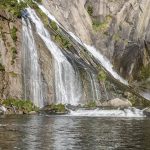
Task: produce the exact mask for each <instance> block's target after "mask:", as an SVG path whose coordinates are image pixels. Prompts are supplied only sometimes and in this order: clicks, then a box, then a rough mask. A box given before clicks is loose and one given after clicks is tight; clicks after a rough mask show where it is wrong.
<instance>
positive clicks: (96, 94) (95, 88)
mask: <svg viewBox="0 0 150 150" xmlns="http://www.w3.org/2000/svg"><path fill="white" fill-rule="evenodd" d="M87 74H88V76H89V81H90V84H91V92H92V99H93V100H94V101H97V100H100V99H101V94H100V87H99V84H98V80H97V76H96V75H95V74H93V73H89V72H87Z"/></svg>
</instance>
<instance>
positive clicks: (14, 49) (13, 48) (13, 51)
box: [11, 47, 17, 65]
mask: <svg viewBox="0 0 150 150" xmlns="http://www.w3.org/2000/svg"><path fill="white" fill-rule="evenodd" d="M11 53H12V60H11V64H12V65H13V64H14V63H15V59H16V55H17V50H16V48H15V47H12V48H11Z"/></svg>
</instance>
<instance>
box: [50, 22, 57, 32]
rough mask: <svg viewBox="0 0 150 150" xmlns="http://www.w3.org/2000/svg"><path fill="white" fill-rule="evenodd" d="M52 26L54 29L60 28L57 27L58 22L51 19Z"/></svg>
mask: <svg viewBox="0 0 150 150" xmlns="http://www.w3.org/2000/svg"><path fill="white" fill-rule="evenodd" d="M50 27H51V28H52V29H54V30H55V31H57V30H58V27H57V24H56V22H55V21H50Z"/></svg>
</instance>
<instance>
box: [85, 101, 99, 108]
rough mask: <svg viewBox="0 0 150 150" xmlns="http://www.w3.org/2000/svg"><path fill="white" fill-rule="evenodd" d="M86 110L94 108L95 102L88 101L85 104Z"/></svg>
mask: <svg viewBox="0 0 150 150" xmlns="http://www.w3.org/2000/svg"><path fill="white" fill-rule="evenodd" d="M84 107H86V108H95V107H96V102H95V101H90V102H88V103H87V104H85V106H84Z"/></svg>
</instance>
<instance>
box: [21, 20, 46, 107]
mask: <svg viewBox="0 0 150 150" xmlns="http://www.w3.org/2000/svg"><path fill="white" fill-rule="evenodd" d="M22 26H23V27H22V30H23V31H22V33H23V38H22V39H23V77H24V81H23V82H24V97H25V99H26V100H27V99H31V100H32V101H33V103H34V104H35V105H36V106H38V107H40V108H41V107H43V106H44V97H43V91H42V90H43V87H42V85H43V84H42V77H41V69H40V65H39V58H38V54H37V48H36V43H35V40H34V37H33V33H32V27H31V24H30V21H29V20H28V19H27V20H24V19H22Z"/></svg>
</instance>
